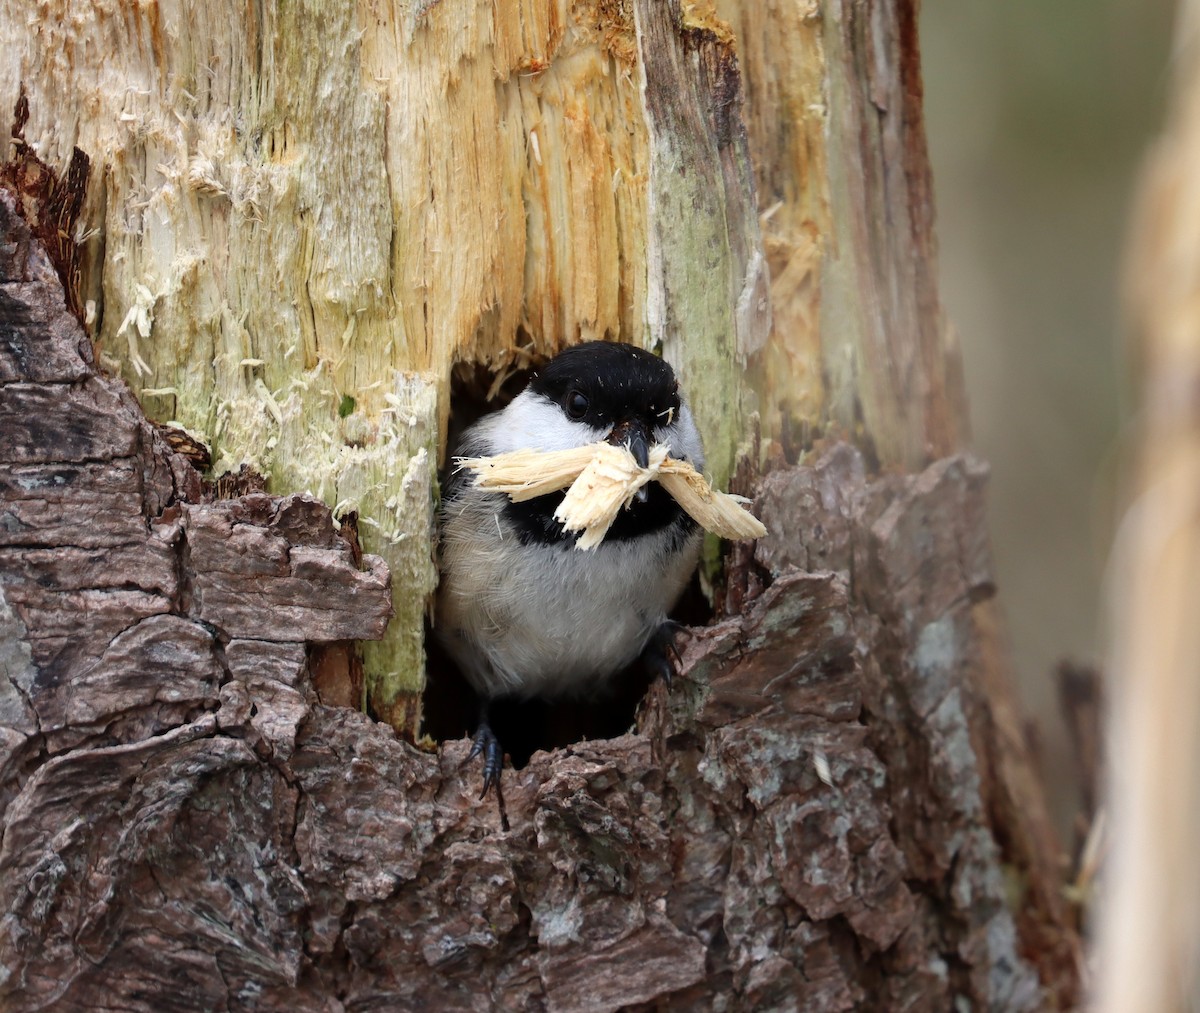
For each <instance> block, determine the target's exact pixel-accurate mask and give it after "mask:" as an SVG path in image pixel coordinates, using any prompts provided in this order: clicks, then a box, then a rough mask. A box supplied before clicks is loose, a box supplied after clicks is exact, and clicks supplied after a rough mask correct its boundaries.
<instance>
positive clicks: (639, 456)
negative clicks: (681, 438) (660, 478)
mask: <svg viewBox="0 0 1200 1013" xmlns="http://www.w3.org/2000/svg"><path fill="white" fill-rule="evenodd" d="M608 442H609V443H611V444H613V445H614V446H617V447H628V448H629V452H630V453H631V454H633V459H634V460H635V461H637V463H638V467H639V468H645V467H646V466H647V465H648V464H649V463H650V441H649V439H648V437H647V435H646V427H645V425H643V424H642V423H641V422H639V421H638V420H637V419H626V420H625V421H624V422H621V423H619V424H618V425H616V426H614V427H613V431H612V432H611V433H609V434H608ZM648 495H649V493H648V491H647V489H646V487H645V486H644V485H643V486H642V487H641V488H640V489H638V491H637V492H635V493H634V494H633V499H634V502H636V503H645V502H646V497H647V496H648Z"/></svg>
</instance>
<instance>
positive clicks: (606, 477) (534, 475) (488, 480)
mask: <svg viewBox="0 0 1200 1013" xmlns="http://www.w3.org/2000/svg"><path fill="white" fill-rule="evenodd" d="M458 463H459V464H460V465H461V466H462V467H464V468H469V469H470V470H471V471H473V472H475V475H476V481H477V482H478V484H479V486H480V487H481V488H483V489H491V490H494V491H496V492H503V493H507V494H508V495H509V497H510V498H511V499H512V500H513V501H514V502H517V503H519V502H521V501H522V500H527V499H533V498H534V497H535V496H544V495H546V494H547V493H551V492H557V491H558V490H559V489H564V488H566V487H567V486H570V489H568V490H567V494H566V496H564V497H563V501H562V503H560V504H559V506H558V509H557V510H556V511H555V512H554V517H555V519H556V520H558V521H559V522H560V523H561V524H562V525H563V526H564V527H565V528H566V529H567V530H568V531H582V532H583V534H582V535H581V536H580V537H579V539H578V540H577V541H576V543H575V546H576V548H579V549H591V548H594V547H595V546H597V545H599V544H600V543H601V542H602V541H603V540H604V536H605V534H607V533H608V529H609V527H610V526H611V525H612V523H613V521H615V520H616V519H617V515H618V514H619V513H620V511H621V510H622V509H624V508H626V507H628V506H629V504H630V503H631V502H633V497H634V495H635V494H636V493H637V491H638V490H639V489H640V488H641V487H642V486H644V485H645V484H646V483H647V482H658V483H659V484H660V485H661V486H662V487H663V488H664V489H666V490H667V492H668V493H670V494H671V495H672V496H673V497H675V500H676V501H677V502H678V503H679V505H680V506H681V507H682V508H683V509H684V510H686V511H687V513H688V514H690V515H691V517H692V518H693V519H694V520H695V521H696V523H697V524H699V525H700V526H701V527H702V528H704V529H705V530H707V531H711V532H712V533H713V534H716V535H720V536H721V537H722V538H733V539H743V538H760V537H762V536H763V535H765V534H766V533H767V529H766V528H764V527H763V525H762V523H761V522H760V521H759V520H758V518H756V517H755V516H754V515H753V514H751V513H750V511H748V510H747V509H746V508H745V507H744V506H742V505H741V503H739V502H738V499H737V497H734V496H729V495H727V494H726V493H723V492H718V491H717V490H715V489H713V487H712V486H711V485H709V484H708V482H707V481H705V479H704V476H703V475H701V474H700V473H699V472H697V471H696V469H695V468H693V467H692V466H691V465H690V464H688V462H687V461H677V460H675V459H674V458H672V457H669V456H668V455H667V448H666V447H665V446H664V445H663V444H661V443H660V444H658V445H656V446H655V447H654V448H653V449H652V450H651V451H650V462H649V466H648V467H646V468H640V467H638V463H637V462H636V461H635V460H634V459H633V455H632V454H631V453H630V452H629V450H628V449H626V448H625V447H615V446H613V445H612V444H610V443H591V444H588V445H587V446H585V447H578V448H575V449H573V450H549V451H540V450H518V451H515V452H513V453H511V454H497V455H496V456H495V457H462V458H458Z"/></svg>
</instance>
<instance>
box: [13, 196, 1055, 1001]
mask: <svg viewBox="0 0 1200 1013" xmlns="http://www.w3.org/2000/svg"><path fill="white" fill-rule="evenodd" d="M0 208H3V209H4V214H5V217H6V221H4V222H3V225H4V229H3V233H4V238H3V241H0V253H2V260H0V328H2V329H3V333H4V335H5V343H4V345H3V346H0V377H2V379H3V382H2V383H0V406H2V407H0V411H2V412H3V413H4V416H5V419H6V420H11V421H13V422H14V424H13V425H11V426H10V425H7V424H6V425H4V426H0V476H2V480H3V482H4V486H3V488H4V498H3V501H2V506H0V544H2V545H3V546H4V550H3V551H4V552H5V554H6V555H5V557H4V558H5V564H4V566H3V567H0V590H2V592H3V602H2V604H0V625H2V628H3V631H4V632H5V633H6V634H7V636H5V637H0V645H3V652H4V653H3V654H2V655H0V657H2V658H3V661H4V667H3V669H0V672H2V673H3V677H4V678H3V681H0V704H2V707H3V710H2V711H0V713H2V714H3V726H4V731H3V739H2V743H3V750H4V752H3V756H4V763H3V767H2V768H0V769H2V770H3V790H4V795H3V802H4V803H5V804H4V808H3V817H2V818H3V823H2V828H3V843H2V845H0V905H2V909H3V911H4V912H6V914H5V916H4V918H3V921H0V963H2V964H3V966H4V969H5V974H4V976H3V981H2V982H0V996H2V997H3V1002H4V1004H5V1006H6V1008H14V1009H21V1008H32V1007H37V1008H51V1009H56V1010H79V1011H84V1010H88V1011H90V1010H94V1009H97V1008H120V1009H126V1010H153V1011H161V1010H193V1009H195V1010H214V1009H250V1008H254V1009H268V1010H269V1009H279V1010H284V1009H286V1010H339V1009H367V1008H385V1009H388V1008H419V1007H422V1006H424V1007H426V1008H437V1009H463V1010H474V1009H480V1008H489V1007H492V1006H494V1007H496V1008H505V1009H538V1008H545V1009H551V1010H612V1009H617V1008H620V1007H626V1006H634V1007H637V1006H638V1005H639V1004H656V1003H666V1004H669V1005H670V1007H671V1008H673V1009H710V1008H713V1007H714V1006H715V1005H721V1004H723V1005H725V1006H726V1007H727V1008H788V1007H794V1008H802V1009H821V1010H850V1009H878V1010H893V1009H945V1008H952V1006H953V1005H954V1003H955V1001H956V1000H958V1001H966V1002H969V1003H971V1004H972V1005H974V1006H977V1007H979V1008H988V1009H998V1010H1034V1009H1044V1008H1047V1006H1048V1005H1050V1004H1052V1003H1053V1002H1054V1001H1056V1000H1059V1001H1061V1000H1063V999H1065V998H1069V996H1070V989H1071V982H1072V980H1073V978H1072V969H1071V967H1070V966H1069V964H1068V965H1066V966H1064V965H1063V963H1062V962H1061V961H1059V960H1057V959H1056V955H1055V954H1054V953H1053V952H1049V951H1045V950H1037V949H1034V948H1033V947H1031V946H1030V945H1028V938H1027V937H1025V936H1024V935H1023V934H1022V930H1021V928H1020V923H1019V921H1018V920H1017V919H1014V916H1013V913H1012V911H1011V910H1010V906H1009V902H1008V899H1007V890H1008V875H1007V872H1006V870H1007V867H1008V866H1007V863H1008V862H1009V861H1010V860H1011V859H1012V856H1011V855H1010V854H1008V853H1007V852H1006V850H1005V847H1006V845H1005V828H1003V827H997V826H994V825H993V824H992V822H991V812H990V807H989V802H988V785H989V783H990V782H991V780H992V777H993V772H992V766H993V763H994V760H993V751H994V749H995V748H996V744H995V743H994V742H992V741H990V739H989V736H990V734H991V731H990V725H989V722H988V719H987V701H986V700H985V699H983V698H981V697H980V695H979V694H978V693H977V692H976V691H975V689H974V686H973V682H972V674H971V673H972V669H973V667H974V666H975V665H976V664H978V658H977V657H976V654H975V651H976V647H975V644H976V636H975V634H974V631H973V628H972V624H973V623H974V621H975V619H974V611H975V608H976V603H977V602H978V601H980V600H981V599H983V598H986V597H987V596H988V595H989V594H990V593H991V573H990V564H989V559H988V552H987V543H986V536H985V532H984V528H983V525H982V494H983V484H984V470H983V468H982V467H981V466H980V465H979V464H978V462H976V461H974V460H972V459H971V458H969V457H952V458H948V459H944V460H941V461H938V462H936V463H934V464H933V465H931V466H930V467H929V468H927V469H925V470H923V471H922V472H920V473H919V474H916V475H912V476H893V477H886V478H880V479H870V478H868V477H867V475H866V473H865V470H864V466H863V462H862V459H861V457H860V455H859V454H858V453H857V452H856V451H854V450H853V449H851V448H850V447H848V446H845V445H836V444H835V445H832V446H831V447H830V448H829V449H828V451H827V452H826V453H825V454H824V455H823V456H822V457H821V458H820V459H819V460H818V461H817V462H816V463H815V465H813V466H812V467H804V468H785V469H781V470H778V471H776V472H774V473H772V474H771V475H769V476H768V477H767V478H766V480H765V481H764V482H763V485H762V489H761V491H760V493H759V494H758V497H757V499H756V502H755V511H756V512H757V513H759V514H760V516H762V517H763V519H764V521H765V523H766V525H767V527H768V529H769V531H770V533H769V535H768V536H767V537H766V538H764V539H762V540H761V541H760V542H759V543H758V545H757V548H756V550H755V553H754V556H753V559H746V560H745V562H744V565H742V566H741V567H740V568H739V569H738V570H737V571H736V572H735V573H734V574H733V581H734V583H736V584H738V585H739V586H740V588H741V591H740V594H741V604H742V611H741V612H740V613H739V614H737V615H733V616H730V617H727V618H725V619H722V620H720V621H718V622H715V623H714V624H713V625H711V626H709V627H706V628H703V629H696V630H693V631H692V633H691V635H690V638H689V639H688V641H687V643H686V645H685V646H684V649H683V658H682V663H681V666H680V669H681V670H680V673H679V675H678V677H677V679H676V682H675V685H674V687H673V688H672V690H671V691H669V692H668V691H667V689H666V688H665V687H664V686H663V685H661V684H658V685H656V686H655V687H654V688H653V689H652V691H651V693H650V695H649V697H648V698H647V700H646V702H645V703H644V705H643V708H642V711H641V714H640V716H639V719H638V722H637V725H636V727H635V728H634V729H633V730H632V731H630V732H629V733H628V734H626V735H624V736H621V737H618V738H615V739H612V740H607V741H599V742H583V743H579V744H578V745H576V746H574V747H572V748H570V749H568V750H563V751H558V752H555V753H552V754H547V753H537V754H535V756H534V757H533V759H532V761H531V762H530V763H529V765H528V766H527V767H525V768H524V769H523V770H521V771H515V772H514V771H506V772H505V774H504V777H503V788H504V801H505V805H506V810H507V817H508V820H509V824H510V827H511V829H509V830H507V831H504V830H502V829H501V821H500V815H499V813H498V812H497V810H496V809H495V807H494V805H493V804H492V803H490V802H489V803H483V804H481V803H478V802H477V801H476V800H475V792H476V790H477V786H478V780H477V777H478V771H477V770H476V769H475V767H474V765H470V766H467V767H464V765H463V761H464V759H465V756H466V752H467V747H468V743H467V742H465V741H459V742H450V743H447V744H446V745H444V746H443V747H442V748H441V749H440V750H439V751H438V752H437V753H431V752H423V751H421V750H419V749H417V748H416V747H414V746H413V745H411V744H409V743H407V742H404V741H402V740H401V739H399V738H398V737H397V736H396V735H395V733H394V732H393V731H392V729H391V728H389V727H387V726H386V725H384V724H382V723H376V722H374V721H372V720H371V719H370V718H369V717H367V716H366V715H364V714H362V713H360V712H358V711H356V710H352V709H348V708H345V707H339V706H332V705H330V704H328V703H322V702H321V701H320V700H319V699H318V698H317V697H316V695H315V694H314V693H313V691H312V667H313V666H312V664H311V663H310V657H311V652H310V651H309V650H308V649H307V648H306V644H311V643H312V642H313V641H328V640H341V639H343V638H346V637H365V636H378V635H379V633H380V632H381V629H382V624H383V622H384V621H385V619H386V617H387V614H388V608H389V604H388V603H389V596H388V593H387V580H386V575H385V574H384V573H383V571H382V568H381V566H380V565H379V563H378V562H377V561H376V560H373V559H371V557H369V556H368V557H365V558H364V567H365V568H364V569H361V570H360V569H358V568H357V567H356V566H354V564H353V553H352V552H351V549H350V547H349V545H348V543H346V542H345V541H344V540H342V539H340V537H339V536H338V534H337V533H336V532H335V531H334V528H333V525H332V523H331V519H330V516H329V514H328V512H327V511H326V510H325V509H324V508H322V507H321V506H319V505H318V504H316V503H314V502H312V501H309V500H304V499H302V498H297V497H287V498H283V499H278V498H272V497H266V496H262V495H258V494H252V495H248V496H245V497H242V498H241V499H236V500H231V501H219V502H212V503H204V502H200V501H199V495H198V487H197V484H196V481H195V477H194V473H193V472H191V471H190V468H189V466H188V465H187V464H186V463H185V462H183V460H182V459H181V458H179V457H178V456H176V455H174V454H173V453H172V452H171V451H170V450H169V448H168V447H167V445H166V444H165V442H164V441H162V440H161V439H160V438H159V437H158V435H157V433H156V431H155V430H154V429H153V428H152V427H150V426H149V425H148V424H147V423H146V422H145V420H144V419H143V417H142V416H141V415H140V413H139V411H138V409H137V407H136V405H135V404H134V402H133V401H132V399H131V398H130V397H129V396H128V394H127V393H126V392H125V391H124V390H123V389H122V387H121V385H120V384H119V383H117V382H115V381H112V380H109V379H106V378H104V377H102V376H99V375H97V374H96V373H95V372H94V370H93V368H92V366H91V364H90V350H89V348H88V344H87V342H86V339H85V338H84V336H83V334H82V332H81V331H80V330H79V328H78V326H77V324H76V322H75V321H74V319H73V318H72V317H71V316H70V315H69V314H68V313H67V312H66V311H65V307H64V304H63V297H62V291H61V288H60V287H59V285H58V283H57V279H56V278H55V277H54V275H53V272H52V270H51V269H50V267H49V265H48V263H47V261H46V260H45V258H44V257H43V256H42V255H41V254H40V252H39V251H38V250H37V248H36V246H35V245H31V243H30V240H29V235H28V231H27V230H25V229H24V227H23V226H22V224H21V223H20V222H19V221H17V220H15V219H14V218H13V217H12V216H11V214H10V213H9V205H7V204H5V203H0ZM17 423H19V424H17ZM96 546H99V547H103V548H104V549H105V555H104V556H103V558H104V559H106V560H117V561H119V565H118V566H106V567H104V568H103V569H97V568H95V567H92V566H89V564H88V561H89V559H90V558H92V557H89V556H88V555H87V552H88V551H89V549H90V548H91V547H96ZM118 549H119V551H116V550H118ZM84 608H86V611H82V609H84ZM1017 871H1018V872H1019V873H1028V871H1029V870H1026V869H1018V870H1017ZM1045 927H1046V928H1053V926H1052V925H1050V924H1049V921H1048V920H1047V921H1046V924H1045Z"/></svg>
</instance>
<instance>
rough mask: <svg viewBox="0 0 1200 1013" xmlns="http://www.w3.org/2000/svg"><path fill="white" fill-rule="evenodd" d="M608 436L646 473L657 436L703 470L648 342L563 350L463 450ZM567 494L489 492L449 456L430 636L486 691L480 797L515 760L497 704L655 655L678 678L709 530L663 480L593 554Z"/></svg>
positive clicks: (467, 436) (594, 689) (665, 370)
mask: <svg viewBox="0 0 1200 1013" xmlns="http://www.w3.org/2000/svg"><path fill="white" fill-rule="evenodd" d="M599 440H607V441H609V442H610V443H614V444H620V445H625V446H628V448H629V450H630V451H631V452H632V454H633V456H634V458H635V459H636V460H637V462H638V463H639V464H640V465H642V466H643V467H645V465H646V463H647V454H648V451H649V448H650V447H651V446H652V445H653V444H656V443H663V444H666V445H667V446H668V447H669V448H670V449H669V452H670V454H671V456H672V457H675V458H678V459H682V460H687V461H689V462H690V463H691V464H692V465H693V466H694V467H695V468H696V469H697V470H700V469H702V468H703V467H704V451H703V447H702V445H701V441H700V434H699V432H697V430H696V425H695V423H694V422H693V420H692V414H691V412H690V411H689V409H688V406H687V404H686V402H685V401H684V399H683V395H682V394H681V393H680V391H679V384H678V382H677V381H676V379H675V374H674V372H673V371H672V370H671V367H670V366H668V365H667V364H666V363H665V362H663V361H662V360H661V359H659V358H658V357H657V356H655V355H653V354H651V353H650V352H647V351H644V350H643V349H640V348H636V347H634V346H632V345H620V344H612V343H608V342H602V341H592V342H587V343H585V344H581V345H576V346H574V347H572V348H568V349H567V350H565V351H564V352H561V353H560V354H559V355H558V356H556V357H555V358H554V359H552V360H551V361H550V362H549V363H547V364H546V366H544V367H543V368H542V369H541V370H540V371H539V372H538V373H537V374H535V375H534V377H533V378H532V379H531V380H530V381H529V384H528V386H527V387H526V388H525V390H524V391H522V392H521V393H520V394H519V395H518V396H517V397H516V398H515V399H514V400H513V401H512V402H511V403H510V404H509V405H508V406H507V407H506V408H504V409H502V410H501V411H498V412H495V413H494V414H492V415H488V416H486V417H485V418H483V419H481V420H480V421H479V422H477V423H475V424H474V425H473V426H471V427H470V428H469V429H467V430H466V431H465V432H464V433H463V434H462V437H461V439H460V440H459V443H458V445H457V446H456V447H455V448H454V451H453V454H454V455H455V456H459V457H488V456H492V455H494V454H502V453H507V452H509V451H514V450H561V449H567V448H574V447H581V446H584V445H585V444H588V443H594V442H596V441H599ZM563 495H564V494H563V493H562V492H557V493H552V494H549V495H546V496H540V497H538V498H536V499H532V500H527V501H525V502H523V503H514V502H512V501H511V500H510V499H509V498H508V496H507V495H505V494H503V493H497V492H485V491H483V490H481V489H479V488H477V487H476V485H475V482H474V478H473V477H472V476H471V475H470V474H469V473H465V472H463V471H455V470H453V464H452V466H451V471H450V475H449V477H448V478H447V480H446V482H445V483H444V485H443V489H442V510H441V539H440V555H441V583H440V585H439V587H438V593H437V602H436V609H435V619H434V631H435V633H436V636H437V638H438V640H439V641H440V643H441V644H442V646H443V647H444V648H445V650H446V652H447V653H448V654H449V655H450V657H451V658H453V659H454V661H455V663H456V664H457V665H458V667H459V669H460V670H461V671H462V673H463V675H464V676H465V677H466V679H467V681H468V682H469V683H470V684H471V686H472V687H473V688H474V689H475V690H476V692H477V693H478V694H479V699H480V701H481V709H480V716H479V723H478V725H477V727H476V731H475V737H474V746H473V748H472V751H471V756H472V757H474V756H476V755H478V754H480V753H482V754H483V765H484V784H483V794H486V793H487V791H488V789H489V788H490V787H491V786H492V785H493V784H494V783H496V781H497V780H498V779H499V776H500V768H501V765H502V762H503V750H502V749H501V747H500V743H499V742H498V741H497V739H496V736H495V734H494V733H493V731H492V729H491V726H490V723H489V707H490V704H491V701H493V700H494V699H496V698H498V697H509V696H512V697H518V698H526V699H528V698H534V697H537V698H542V699H550V700H555V699H564V698H572V697H574V698H588V697H594V696H598V695H599V694H600V693H602V692H603V690H604V689H605V687H606V684H607V683H608V682H609V681H610V680H611V679H612V677H613V676H614V675H616V674H617V673H618V672H620V671H621V670H622V669H624V668H626V667H627V666H628V665H630V664H631V663H632V662H634V661H635V660H637V659H638V658H639V656H643V657H645V656H646V655H650V654H654V655H655V656H654V657H648V658H647V661H648V663H649V665H650V666H651V667H656V668H658V669H659V670H660V671H662V672H663V673H664V674H667V675H669V672H670V668H669V664H668V663H667V662H666V655H665V650H664V648H665V645H666V644H668V643H669V642H670V631H671V629H672V624H670V623H668V621H667V613H668V612H669V611H670V610H671V608H672V607H673V606H674V605H675V603H676V601H677V600H678V598H679V596H680V594H681V592H682V591H683V589H684V587H685V586H686V584H687V582H688V580H689V578H690V577H691V575H692V572H693V570H695V568H696V562H697V559H698V557H699V552H700V543H701V531H700V529H699V528H698V526H697V525H696V523H695V521H693V520H692V518H691V517H689V516H688V515H687V514H686V513H684V512H683V510H681V509H680V507H679V505H678V504H677V503H676V502H675V500H674V499H673V498H672V497H671V496H670V495H669V494H668V493H667V492H666V491H665V490H664V489H663V488H662V487H661V486H660V485H659V484H658V483H657V482H651V483H648V484H647V485H645V486H643V487H642V488H641V489H640V490H639V493H638V496H637V497H636V498H635V500H634V502H633V503H632V504H631V505H630V506H629V508H628V509H626V510H624V511H622V512H621V514H620V515H619V516H618V517H617V519H616V521H615V522H614V523H613V525H612V527H611V528H610V529H609V531H608V534H607V535H606V536H605V537H604V540H603V541H602V542H601V543H600V544H599V545H598V546H596V547H595V548H593V549H589V550H581V549H578V548H576V546H575V540H576V537H577V536H576V535H574V534H571V533H568V532H567V531H566V530H565V529H564V528H563V526H562V525H561V524H560V523H559V522H558V521H556V520H555V519H554V511H555V508H556V507H557V506H558V504H559V503H560V502H561V501H562V498H563ZM643 652H646V654H645V655H644V654H643ZM664 666H666V667H665V668H664ZM480 797H482V795H481V796H480Z"/></svg>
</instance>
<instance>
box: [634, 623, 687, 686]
mask: <svg viewBox="0 0 1200 1013" xmlns="http://www.w3.org/2000/svg"><path fill="white" fill-rule="evenodd" d="M685 629H686V627H685V626H684V625H683V624H682V623H677V622H675V620H674V619H667V620H666V621H665V622H663V624H662V625H661V626H659V628H658V629H657V630H655V631H654V632H653V633H652V634H651V635H650V640H649V641H648V642H647V644H646V646H645V648H644V649H643V651H642V662H643V664H644V665H645V666H646V670H647V671H648V672H649V674H650V676H651V677H652V678H657V679H662V681H663V683H664V684H665V685H666V687H667V689H670V688H671V684H672V683H673V682H674V680H675V665H677V664H679V662H680V661H681V660H682V659H681V658H680V655H679V648H678V647H677V646H675V638H676V637H677V636H678V635H679V634H680V633H682V632H683V631H684V630H685ZM672 661H673V662H674V663H672Z"/></svg>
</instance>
